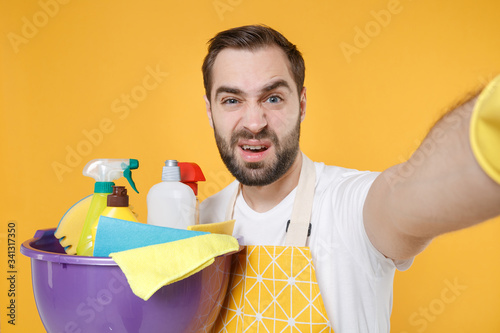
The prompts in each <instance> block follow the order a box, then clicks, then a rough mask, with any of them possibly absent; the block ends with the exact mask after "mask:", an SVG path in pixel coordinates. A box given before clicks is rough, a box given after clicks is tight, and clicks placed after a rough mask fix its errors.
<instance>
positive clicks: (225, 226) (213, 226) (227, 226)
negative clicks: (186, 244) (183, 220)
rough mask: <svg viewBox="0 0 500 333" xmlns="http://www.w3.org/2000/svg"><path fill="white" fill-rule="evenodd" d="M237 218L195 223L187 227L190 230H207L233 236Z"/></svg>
mask: <svg viewBox="0 0 500 333" xmlns="http://www.w3.org/2000/svg"><path fill="white" fill-rule="evenodd" d="M235 221H236V220H229V221H225V222H218V223H207V224H195V225H190V226H188V227H187V229H188V230H194V231H206V232H211V233H213V234H223V235H229V236H231V235H232V234H233V229H234V222H235Z"/></svg>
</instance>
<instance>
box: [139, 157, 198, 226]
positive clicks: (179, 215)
mask: <svg viewBox="0 0 500 333" xmlns="http://www.w3.org/2000/svg"><path fill="white" fill-rule="evenodd" d="M161 180H162V182H161V183H158V184H156V185H154V186H153V187H151V189H150V190H149V192H148V196H147V199H146V200H147V205H148V218H147V223H148V224H152V225H156V226H162V227H169V228H177V229H186V228H187V227H188V226H190V225H194V224H195V223H196V196H195V194H194V192H193V190H192V189H191V187H189V186H188V185H186V184H183V183H182V182H181V171H180V168H179V165H178V163H177V161H176V160H167V161H165V166H164V167H163V172H162V176H161Z"/></svg>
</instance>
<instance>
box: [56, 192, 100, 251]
mask: <svg viewBox="0 0 500 333" xmlns="http://www.w3.org/2000/svg"><path fill="white" fill-rule="evenodd" d="M91 202H92V194H91V195H89V196H86V197H85V198H83V199H81V200H80V201H78V202H77V203H75V204H74V205H73V206H71V207H70V208H69V209H68V210H67V211H66V213H64V215H63V217H62V218H61V220H60V221H59V224H58V225H57V229H56V232H55V233H54V236H55V237H56V238H57V239H59V243H60V244H61V246H62V247H63V248H64V251H66V253H67V254H76V246H77V245H78V241H79V240H80V234H81V232H82V229H83V224H84V223H85V217H86V216H87V213H88V211H89V208H90V203H91Z"/></svg>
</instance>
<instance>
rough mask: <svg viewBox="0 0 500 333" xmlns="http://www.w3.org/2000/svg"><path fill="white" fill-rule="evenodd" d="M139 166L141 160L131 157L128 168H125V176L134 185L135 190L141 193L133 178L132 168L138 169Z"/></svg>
mask: <svg viewBox="0 0 500 333" xmlns="http://www.w3.org/2000/svg"><path fill="white" fill-rule="evenodd" d="M138 167H139V161H138V160H136V159H132V158H131V159H130V163H129V166H128V168H126V169H125V170H123V176H124V177H125V178H126V179H127V180H128V182H129V184H130V186H132V188H133V189H134V191H136V192H137V193H139V191H137V188H136V187H135V183H134V180H133V179H132V170H133V169H137V168H138Z"/></svg>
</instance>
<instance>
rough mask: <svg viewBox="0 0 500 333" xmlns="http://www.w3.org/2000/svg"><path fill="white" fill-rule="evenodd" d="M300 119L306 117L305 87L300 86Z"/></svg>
mask: <svg viewBox="0 0 500 333" xmlns="http://www.w3.org/2000/svg"><path fill="white" fill-rule="evenodd" d="M299 102H300V121H301V122H302V121H304V118H305V117H306V106H307V97H306V87H302V91H301V92H300V99H299Z"/></svg>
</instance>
